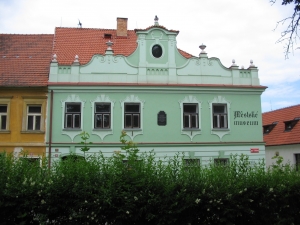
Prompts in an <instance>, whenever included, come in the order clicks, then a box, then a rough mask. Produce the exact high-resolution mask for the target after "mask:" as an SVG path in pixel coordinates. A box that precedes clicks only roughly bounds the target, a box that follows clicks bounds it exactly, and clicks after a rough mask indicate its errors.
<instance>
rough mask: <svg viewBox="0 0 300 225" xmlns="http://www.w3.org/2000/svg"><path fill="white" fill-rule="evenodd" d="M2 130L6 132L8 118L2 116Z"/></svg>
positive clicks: (0, 122) (0, 121)
mask: <svg viewBox="0 0 300 225" xmlns="http://www.w3.org/2000/svg"><path fill="white" fill-rule="evenodd" d="M0 119H1V120H0V124H1V128H0V129H1V130H6V116H1V118H0Z"/></svg>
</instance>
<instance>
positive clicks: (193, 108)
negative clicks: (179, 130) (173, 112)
mask: <svg viewBox="0 0 300 225" xmlns="http://www.w3.org/2000/svg"><path fill="white" fill-rule="evenodd" d="M198 124H199V123H198V104H183V128H198V127H199V126H198Z"/></svg>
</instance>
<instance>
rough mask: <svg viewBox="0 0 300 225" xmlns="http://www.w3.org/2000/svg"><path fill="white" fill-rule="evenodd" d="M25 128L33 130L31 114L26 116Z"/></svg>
mask: <svg viewBox="0 0 300 225" xmlns="http://www.w3.org/2000/svg"><path fill="white" fill-rule="evenodd" d="M27 130H33V116H28V123H27Z"/></svg>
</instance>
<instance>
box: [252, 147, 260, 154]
mask: <svg viewBox="0 0 300 225" xmlns="http://www.w3.org/2000/svg"><path fill="white" fill-rule="evenodd" d="M250 152H251V153H259V148H251V149H250Z"/></svg>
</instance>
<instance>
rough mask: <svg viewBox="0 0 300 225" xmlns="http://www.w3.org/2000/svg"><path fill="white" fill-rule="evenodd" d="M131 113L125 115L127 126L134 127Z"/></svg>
mask: <svg viewBox="0 0 300 225" xmlns="http://www.w3.org/2000/svg"><path fill="white" fill-rule="evenodd" d="M131 120H132V119H131V114H127V115H125V127H132V123H131Z"/></svg>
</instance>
